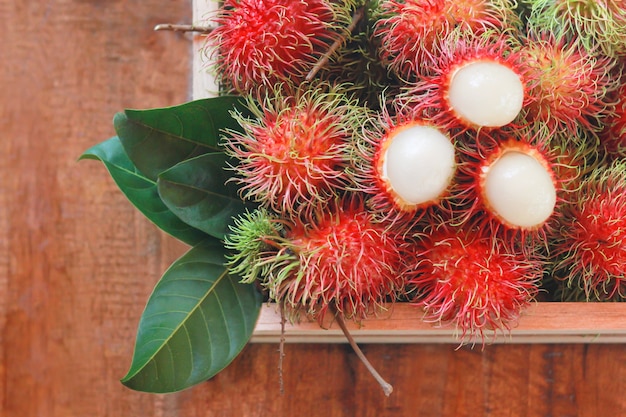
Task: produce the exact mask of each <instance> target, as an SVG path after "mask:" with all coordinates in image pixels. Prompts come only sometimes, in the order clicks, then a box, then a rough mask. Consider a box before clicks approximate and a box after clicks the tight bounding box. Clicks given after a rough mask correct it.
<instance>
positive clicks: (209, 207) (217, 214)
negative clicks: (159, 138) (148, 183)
mask: <svg viewBox="0 0 626 417" xmlns="http://www.w3.org/2000/svg"><path fill="white" fill-rule="evenodd" d="M227 158H228V157H227V156H226V155H224V154H223V153H212V154H205V155H201V156H198V157H196V158H193V159H189V160H187V161H184V162H181V163H180V164H178V165H176V166H174V167H173V168H171V169H169V170H167V171H165V172H163V173H161V175H159V180H158V181H157V186H158V190H159V195H160V196H161V198H162V199H163V202H164V203H165V205H166V206H167V207H168V208H169V209H170V210H171V211H172V212H173V213H174V214H176V215H177V216H178V217H180V218H181V219H182V220H183V221H184V222H185V223H187V224H189V225H191V226H193V227H195V228H197V229H200V230H202V231H203V232H206V233H208V234H209V235H211V236H214V237H217V238H218V239H223V238H224V235H225V234H226V233H228V231H229V226H230V225H232V223H233V221H232V220H233V216H238V215H240V214H243V213H244V212H245V211H246V205H245V204H244V203H243V201H242V200H241V199H240V198H239V197H238V194H237V187H236V186H235V185H234V184H233V183H232V181H230V182H229V181H228V179H229V178H230V173H229V172H228V171H227V170H226V169H225V167H226V161H227Z"/></svg>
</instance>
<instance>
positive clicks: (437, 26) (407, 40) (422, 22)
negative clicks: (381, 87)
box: [374, 0, 515, 81]
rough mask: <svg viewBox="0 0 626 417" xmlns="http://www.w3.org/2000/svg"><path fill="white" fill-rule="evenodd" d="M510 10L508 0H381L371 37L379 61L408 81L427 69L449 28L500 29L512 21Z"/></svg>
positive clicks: (473, 31) (434, 58)
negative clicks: (376, 41) (378, 44)
mask: <svg viewBox="0 0 626 417" xmlns="http://www.w3.org/2000/svg"><path fill="white" fill-rule="evenodd" d="M512 10H513V7H512V4H511V2H510V1H509V0H492V1H489V0H462V1H454V0H407V1H398V0H383V1H382V2H381V3H380V5H379V16H378V20H377V21H376V24H375V31H374V36H375V37H376V38H377V40H378V41H379V43H380V51H381V58H382V60H383V62H385V63H386V64H387V65H388V66H389V67H390V68H391V69H392V70H393V71H394V72H395V73H396V74H397V75H398V76H399V77H400V78H402V79H404V80H409V81H410V80H414V79H415V77H416V76H417V75H418V74H421V73H423V72H425V71H428V68H429V67H430V66H431V64H432V63H433V62H435V61H436V55H437V50H438V49H439V42H440V41H441V39H443V38H445V37H447V36H448V35H449V34H450V33H451V32H452V31H453V30H455V29H462V30H464V31H468V32H472V33H476V34H478V33H482V32H483V31H485V30H491V29H503V28H505V27H508V26H509V25H511V24H512V22H513V21H514V20H515V15H514V13H513V12H512Z"/></svg>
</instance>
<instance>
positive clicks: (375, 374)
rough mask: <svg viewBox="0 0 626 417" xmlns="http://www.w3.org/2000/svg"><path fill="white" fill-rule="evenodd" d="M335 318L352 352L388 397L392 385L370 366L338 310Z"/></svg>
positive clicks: (391, 390)
mask: <svg viewBox="0 0 626 417" xmlns="http://www.w3.org/2000/svg"><path fill="white" fill-rule="evenodd" d="M335 319H336V320H337V324H339V327H341V330H342V331H343V334H344V335H345V336H346V339H348V343H350V346H352V349H353V350H354V353H356V355H357V356H358V358H359V359H360V360H361V362H363V364H364V365H365V367H366V368H367V370H368V371H369V372H370V374H372V376H373V377H374V379H376V381H377V382H378V384H379V385H380V387H381V388H382V389H383V392H384V393H385V396H387V397H389V395H391V393H392V392H393V386H391V384H390V383H388V382H387V381H385V380H384V379H383V377H382V376H380V374H379V373H378V371H377V370H376V369H375V368H374V366H372V364H371V363H370V361H368V360H367V358H366V357H365V354H364V353H363V351H362V350H361V348H359V346H358V345H357V344H356V342H355V341H354V338H353V337H352V335H351V334H350V331H349V330H348V327H347V326H346V322H345V320H344V319H343V315H342V314H341V313H340V312H338V311H335Z"/></svg>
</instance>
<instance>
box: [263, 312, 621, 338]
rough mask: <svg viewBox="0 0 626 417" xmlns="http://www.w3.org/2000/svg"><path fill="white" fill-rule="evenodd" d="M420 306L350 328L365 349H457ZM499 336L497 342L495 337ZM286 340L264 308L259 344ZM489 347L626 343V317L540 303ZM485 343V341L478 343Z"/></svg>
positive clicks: (302, 327) (331, 333)
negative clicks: (403, 345)
mask: <svg viewBox="0 0 626 417" xmlns="http://www.w3.org/2000/svg"><path fill="white" fill-rule="evenodd" d="M421 316H422V312H421V310H419V309H418V308H417V307H415V306H411V305H408V304H403V303H398V304H396V305H394V306H393V307H390V309H389V311H388V312H386V313H383V314H381V315H380V316H379V317H377V318H371V319H367V320H364V321H363V322H362V323H360V325H359V324H356V323H353V322H348V323H347V324H348V328H349V330H350V333H351V334H352V335H353V336H354V338H355V339H356V340H357V341H358V342H361V343H453V344H458V343H459V339H458V337H457V336H458V335H457V332H456V330H455V329H454V327H452V326H445V325H444V326H436V325H434V324H431V323H426V322H424V321H423V320H422V319H421ZM284 336H285V340H286V341H287V342H291V343H342V342H345V336H344V335H343V332H342V331H341V329H339V327H338V326H337V325H336V323H329V327H327V328H321V327H320V326H319V324H318V323H317V322H307V321H304V322H301V323H297V324H287V325H286V327H285V334H284ZM494 336H495V337H494ZM280 338H281V319H280V313H279V311H278V309H277V308H276V306H275V305H267V306H265V307H264V308H263V310H262V313H261V317H260V319H259V321H258V323H257V327H256V330H255V334H254V338H253V341H254V342H257V343H267V342H270V343H277V342H278V341H279V340H280ZM486 341H487V342H488V343H625V342H626V312H625V309H624V305H623V304H621V303H606V304H603V303H535V304H533V305H531V306H529V307H528V308H527V309H525V310H524V312H523V315H522V317H521V318H520V320H519V323H517V325H516V326H514V328H513V329H512V330H511V331H510V333H506V334H503V333H501V332H499V333H498V334H494V333H489V334H488V335H486ZM475 342H476V343H481V341H480V340H475Z"/></svg>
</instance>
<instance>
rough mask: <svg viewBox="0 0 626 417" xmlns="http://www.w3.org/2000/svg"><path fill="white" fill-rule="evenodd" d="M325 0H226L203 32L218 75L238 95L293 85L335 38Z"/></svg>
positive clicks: (329, 9)
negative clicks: (281, 84) (210, 27)
mask: <svg viewBox="0 0 626 417" xmlns="http://www.w3.org/2000/svg"><path fill="white" fill-rule="evenodd" d="M336 17H337V16H336V14H335V12H334V10H333V8H332V6H331V4H330V3H329V2H328V1H326V0H307V1H294V0H265V1H258V0H226V1H225V2H224V5H223V7H221V9H220V13H219V14H218V15H217V17H216V18H215V20H214V22H215V25H216V29H214V30H213V31H212V32H211V33H210V34H209V35H208V45H209V47H208V50H212V51H213V54H214V56H213V60H214V61H215V62H216V63H217V64H216V65H217V73H218V74H219V75H220V76H221V77H222V79H223V81H224V83H225V84H226V85H230V86H232V87H233V88H234V89H235V90H236V91H237V92H239V93H243V94H246V93H250V92H253V91H254V90H257V89H261V90H267V89H272V88H273V86H274V85H275V84H277V83H279V82H284V83H293V84H297V83H299V82H301V81H302V80H304V78H305V77H306V74H307V72H308V71H309V70H310V69H311V68H312V67H313V65H314V64H315V62H316V61H317V60H318V59H319V57H320V56H321V55H322V54H323V53H324V51H325V50H326V49H327V48H328V46H329V45H330V44H331V43H332V42H333V41H334V40H335V39H337V37H338V35H337V32H336V31H335V27H334V22H335V20H336Z"/></svg>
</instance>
